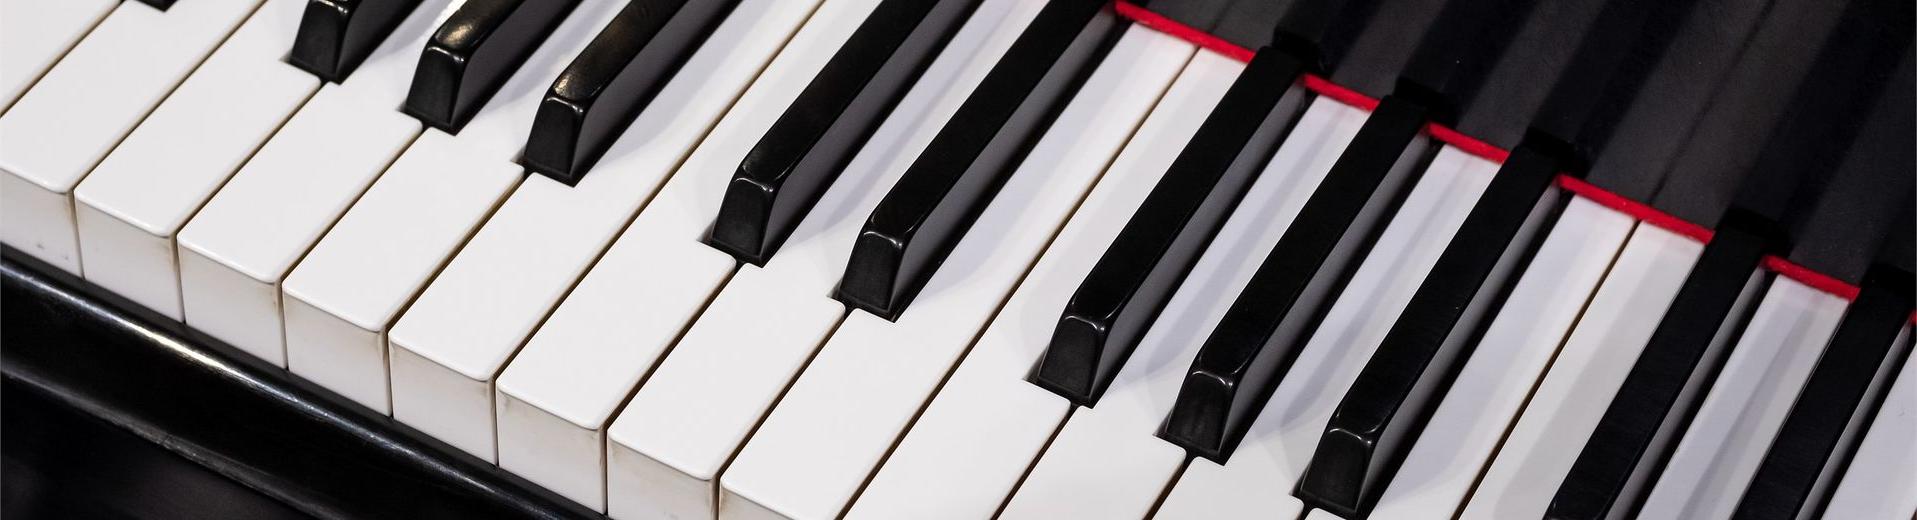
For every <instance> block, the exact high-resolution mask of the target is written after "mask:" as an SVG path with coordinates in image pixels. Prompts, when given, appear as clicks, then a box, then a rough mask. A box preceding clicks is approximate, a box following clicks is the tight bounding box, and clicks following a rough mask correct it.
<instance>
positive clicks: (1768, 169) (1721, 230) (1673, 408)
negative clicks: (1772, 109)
mask: <svg viewBox="0 0 1917 520" xmlns="http://www.w3.org/2000/svg"><path fill="white" fill-rule="evenodd" d="M1912 14H1913V13H1912V11H1911V6H1910V4H1909V3H1908V2H1902V1H1896V0H1860V1H1858V2H1854V3H1852V4H1850V6H1848V7H1847V8H1846V10H1845V12H1844V13H1843V15H1842V19H1841V20H1840V21H1839V23H1838V25H1837V27H1836V29H1835V30H1834V31H1833V32H1832V36H1831V38H1829V39H1828V40H1827V41H1826V43H1825V45H1824V47H1823V49H1822V50H1820V51H1819V56H1818V60H1817V63H1816V65H1815V66H1813V67H1812V69H1811V73H1812V75H1811V77H1810V78H1808V79H1807V82H1806V83H1805V85H1804V87H1802V88H1800V89H1798V91H1797V92H1796V93H1795V94H1794V95H1793V96H1792V101H1791V106H1790V107H1789V108H1788V110H1787V112H1786V115H1785V117H1783V118H1782V119H1781V120H1780V123H1779V126H1778V127H1777V129H1776V130H1774V131H1773V132H1772V133H1771V135H1770V137H1769V139H1767V140H1766V142H1765V144H1766V145H1765V147H1764V149H1763V152H1762V155H1761V156H1760V157H1759V159H1758V160H1757V161H1756V163H1755V164H1756V166H1755V168H1754V169H1753V170H1752V171H1751V172H1750V174H1749V177H1748V179H1749V180H1748V181H1747V182H1745V183H1744V185H1743V186H1742V187H1740V188H1739V193H1738V195H1737V197H1736V199H1735V202H1734V204H1733V205H1732V207H1731V208H1730V210H1728V211H1726V212H1725V214H1724V216H1723V218H1721V219H1720V222H1719V224H1718V228H1717V231H1716V233H1715V236H1713V237H1712V239H1711V242H1710V243H1709V244H1707V245H1705V247H1704V252H1703V255H1702V256H1701V257H1700V258H1699V260H1698V263H1697V265H1695V266H1693V267H1692V269H1691V272H1690V274H1689V275H1687V277H1686V279H1685V281H1684V285H1683V286H1681V287H1680V289H1679V290H1678V294H1677V297H1676V299H1675V300H1673V302H1672V304H1671V307H1670V310H1669V311H1667V312H1666V314H1665V315H1664V317H1663V318H1662V320H1660V321H1659V323H1658V326H1657V328H1656V329H1655V331H1654V332H1653V333H1652V335H1651V338H1650V340H1649V341H1648V342H1647V343H1646V344H1645V347H1644V350H1643V352H1642V354H1640V355H1639V357H1638V359H1637V361H1636V363H1635V364H1634V365H1633V366H1632V368H1631V372H1630V373H1629V374H1628V375H1627V376H1626V378H1625V380H1624V383H1623V385H1622V386H1621V387H1620V388H1619V390H1618V393H1617V395H1616V396H1615V397H1613V398H1612V400H1611V403H1610V405H1609V406H1608V407H1607V409H1606V410H1605V412H1604V416H1603V418H1601V419H1600V420H1599V422H1598V425H1597V427H1596V429H1595V430H1594V431H1593V432H1592V434H1591V437H1590V440H1589V441H1588V442H1587V443H1586V444H1585V445H1584V449H1583V451H1582V452H1581V453H1579V455H1578V458H1577V461H1576V462H1575V463H1574V464H1573V465H1572V467H1571V469H1570V471H1569V472H1568V473H1567V474H1566V476H1565V479H1564V481H1563V484H1562V485H1561V486H1560V487H1559V488H1558V492H1557V494H1556V495H1555V496H1554V497H1553V499H1552V502H1551V506H1550V508H1549V509H1548V510H1547V511H1546V516H1547V517H1548V518H1554V519H1556V518H1565V519H1598V518H1614V517H1622V516H1629V515H1631V514H1634V513H1635V510H1636V509H1637V507H1639V506H1640V505H1641V500H1642V495H1643V491H1645V490H1647V489H1649V487H1650V485H1651V484H1652V483H1653V482H1654V481H1655V480H1656V473H1657V472H1658V471H1659V469H1660V468H1661V467H1662V466H1663V464H1664V461H1665V460H1666V459H1667V458H1668V456H1669V453H1670V450H1671V449H1673V448H1674V447H1675V440H1676V439H1679V438H1681V437H1682V435H1683V432H1684V430H1685V429H1686V428H1687V427H1688V426H1689V421H1690V416H1691V413H1692V411H1693V410H1695V408H1696V406H1697V404H1698V401H1701V399H1702V397H1701V396H1702V394H1703V393H1704V391H1706V390H1708V389H1709V387H1710V385H1711V383H1712V382H1713V380H1714V379H1715V378H1716V375H1717V367H1718V366H1719V365H1720V364H1721V363H1722V360H1723V358H1724V356H1726V355H1727V354H1728V352H1729V350H1730V349H1731V345H1732V344H1734V343H1735V340H1736V335H1737V334H1738V332H1739V331H1740V330H1741V328H1742V322H1743V321H1744V320H1745V319H1747V318H1748V316H1746V315H1745V314H1746V313H1745V311H1747V310H1748V309H1746V307H1747V305H1745V304H1746V303H1748V300H1749V299H1751V297H1752V296H1753V294H1752V293H1754V292H1755V291H1756V290H1757V289H1758V288H1759V287H1758V286H1760V285H1762V284H1761V283H1755V282H1756V281H1758V280H1761V279H1762V278H1763V277H1762V276H1757V277H1753V271H1754V270H1755V269H1756V267H1757V265H1758V262H1759V260H1760V259H1761V258H1762V256H1763V255H1765V254H1769V253H1774V252H1777V251H1778V250H1779V249H1782V248H1783V247H1784V246H1786V245H1788V244H1789V243H1790V238H1791V237H1789V236H1788V233H1787V232H1786V230H1785V229H1786V226H1785V224H1784V223H1785V222H1786V217H1787V213H1794V212H1797V211H1800V210H1801V209H1802V208H1803V207H1805V206H1808V204H1806V203H1805V202H1804V200H1805V199H1806V198H1813V197H1815V196H1816V195H1817V194H1819V193H1821V191H1822V188H1823V185H1824V182H1825V178H1827V177H1828V175H1825V171H1826V170H1827V169H1828V167H1829V165H1830V164H1832V163H1834V162H1836V161H1835V160H1834V159H1836V157H1835V156H1837V155H1839V154H1841V153H1842V152H1843V148H1845V147H1848V146H1849V145H1850V143H1851V141H1852V138H1853V137H1854V136H1855V135H1856V133H1857V132H1858V127H1860V126H1864V125H1859V124H1857V122H1858V121H1860V120H1865V119H1868V116H1869V115H1870V114H1872V113H1873V112H1878V113H1881V112H1883V111H1885V110H1887V109H1886V108H1885V107H1884V106H1883V105H1887V104H1894V98H1895V97H1896V96H1894V95H1893V96H1880V95H1879V93H1880V92H1882V91H1884V90H1885V85H1886V83H1891V82H1890V81H1889V80H1888V77H1890V76H1892V75H1893V74H1896V73H1897V71H1899V70H1900V69H1905V70H1907V69H1908V59H1909V54H1908V53H1909V45H1910V39H1911V37H1910V28H1909V27H1908V26H1907V25H1908V24H1906V23H1904V20H1906V19H1908V18H1909V16H1910V15H1912ZM1890 20H1896V22H1890ZM1754 59H1762V58H1754ZM1889 90H1891V91H1896V90H1899V89H1898V88H1890V89H1889ZM1880 97H1881V98H1885V99H1880Z"/></svg>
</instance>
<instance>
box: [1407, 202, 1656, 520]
mask: <svg viewBox="0 0 1917 520" xmlns="http://www.w3.org/2000/svg"><path fill="white" fill-rule="evenodd" d="M1573 197H1576V196H1575V195H1573ZM1641 224H1642V222H1633V223H1631V231H1629V232H1626V233H1625V234H1624V238H1623V240H1620V241H1618V247H1617V250H1615V251H1612V252H1611V261H1610V262H1608V263H1606V264H1605V265H1604V273H1603V274H1601V275H1598V283H1597V286H1595V287H1592V288H1591V293H1590V294H1589V295H1587V296H1585V297H1584V304H1583V305H1580V306H1579V307H1578V313H1577V316H1574V317H1572V318H1571V326H1570V327H1566V328H1565V329H1564V333H1563V334H1562V335H1560V336H1559V337H1558V341H1557V346H1555V347H1552V349H1551V356H1550V359H1547V360H1545V362H1544V367H1543V369H1542V370H1540V371H1539V372H1538V378H1537V380H1536V381H1532V382H1531V387H1530V389H1528V390H1526V391H1525V393H1524V399H1523V400H1522V401H1520V402H1519V403H1518V407H1517V410H1518V413H1517V414H1516V415H1512V416H1511V418H1510V419H1509V420H1507V421H1505V425H1504V432H1502V433H1500V434H1498V442H1497V444H1495V445H1493V446H1492V447H1491V453H1489V454H1488V455H1489V456H1488V457H1485V459H1484V462H1482V463H1479V464H1478V471H1477V475H1476V476H1475V477H1473V478H1472V479H1471V487H1469V488H1466V489H1465V492H1464V499H1463V500H1460V501H1458V504H1457V505H1456V506H1455V509H1454V510H1453V511H1452V512H1451V518H1452V520H1458V519H1459V517H1461V516H1463V515H1464V509H1465V506H1468V505H1470V504H1471V499H1473V498H1476V497H1477V494H1478V486H1480V485H1483V484H1484V472H1485V471H1486V470H1488V469H1490V468H1491V464H1492V463H1493V462H1495V461H1497V460H1498V455H1500V454H1501V453H1502V452H1503V451H1504V443H1505V441H1508V440H1510V439H1511V430H1512V429H1513V428H1516V427H1517V425H1518V420H1519V419H1522V418H1523V417H1524V411H1525V410H1526V409H1528V408H1530V407H1531V399H1532V398H1534V397H1536V396H1537V392H1538V385H1541V384H1543V383H1544V378H1545V377H1548V376H1550V375H1551V368H1552V367H1554V366H1555V365H1556V364H1557V360H1558V354H1560V353H1562V352H1563V349H1564V344H1565V342H1567V341H1570V339H1571V333H1573V332H1576V331H1577V326H1578V323H1579V322H1581V321H1583V320H1584V313H1586V312H1588V311H1590V310H1591V301H1592V300H1596V299H1597V293H1598V291H1601V290H1603V289H1604V280H1605V279H1607V278H1610V277H1611V271H1612V270H1613V269H1616V268H1617V259H1618V257H1619V256H1622V255H1623V253H1624V248H1625V247H1627V246H1629V245H1630V243H1631V237H1633V236H1636V235H1637V230H1638V228H1639V227H1640V226H1641ZM1551 231H1555V229H1554V230H1550V231H1546V232H1545V236H1542V237H1539V239H1540V240H1539V242H1538V244H1539V245H1538V247H1540V248H1542V247H1543V243H1544V240H1549V239H1550V238H1551V237H1550V233H1551ZM1526 271H1529V269H1528V268H1527V269H1526ZM1524 274H1525V273H1517V275H1518V279H1517V280H1516V282H1522V281H1523V280H1524ZM1513 287H1515V285H1513ZM1491 318H1492V320H1493V321H1496V319H1497V317H1496V316H1492V317H1491ZM1465 363H1470V360H1468V359H1467V360H1465ZM1460 371H1462V368H1460ZM1439 405H1440V406H1442V405H1443V402H1442V401H1440V402H1439Z"/></svg>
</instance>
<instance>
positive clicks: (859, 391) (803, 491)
mask: <svg viewBox="0 0 1917 520" xmlns="http://www.w3.org/2000/svg"><path fill="white" fill-rule="evenodd" d="M1191 52H1192V48H1191V45H1190V44H1186V43H1183V42H1179V41H1177V40H1174V39H1171V38H1168V37H1165V36H1164V35H1163V34H1159V33H1155V32H1153V31H1152V30H1150V29H1148V28H1143V27H1135V28H1133V29H1130V30H1128V31H1127V32H1126V35H1125V36H1122V37H1121V38H1120V40H1119V41H1118V43H1116V44H1115V45H1114V46H1113V48H1112V49H1111V52H1110V54H1108V55H1107V56H1106V57H1105V58H1104V60H1103V61H1102V62H1100V64H1099V66H1098V68H1097V69H1096V71H1094V72H1093V73H1092V75H1091V76H1090V77H1089V78H1088V79H1087V80H1086V82H1085V84H1084V85H1083V87H1081V89H1080V90H1079V92H1078V94H1077V95H1076V96H1074V97H1073V98H1072V100H1071V102H1070V103H1069V104H1067V106H1066V107H1065V109H1064V111H1063V112H1061V113H1060V114H1059V116H1058V119H1057V120H1056V121H1055V122H1053V123H1052V126H1051V127H1050V128H1049V129H1047V130H1046V133H1045V135H1044V137H1042V138H1040V139H1039V141H1038V143H1037V144H1036V145H1034V146H1033V148H1032V151H1031V153H1030V154H1029V155H1027V156H1026V157H1025V159H1024V161H1023V162H1022V163H1021V164H1020V165H1019V167H1018V169H1017V171H1016V172H1015V173H1013V175H1012V177H1011V179H1009V180H1007V181H1006V183H1005V186H1004V187H1003V188H1002V189H1001V190H1000V191H999V193H998V196H997V197H994V198H993V201H992V203H991V204H989V205H988V206H987V207H986V209H985V211H984V212H983V213H981V214H980V216H979V219H978V221H977V223H975V224H974V225H973V226H972V228H971V229H970V230H969V231H967V232H966V237H965V238H964V239H963V240H961V241H960V242H959V244H958V245H957V246H956V247H954V248H953V250H952V255H951V256H950V257H949V258H948V259H947V261H946V262H945V267H944V268H943V269H941V270H939V271H938V272H937V273H936V274H934V275H933V277H932V279H931V280H930V281H929V282H927V283H926V286H925V290H924V291H923V292H922V293H921V295H920V296H919V297H918V298H917V299H916V300H914V302H913V304H912V308H910V309H909V310H907V311H906V312H905V314H903V315H901V316H900V317H899V320H898V321H897V322H888V321H885V320H883V319H880V318H878V317H876V316H873V315H872V314H870V313H865V312H854V313H852V315H851V316H850V317H848V318H846V321H845V324H844V325H841V326H840V327H839V330H838V331H837V332H835V333H833V335H832V338H831V339H830V340H829V341H828V342H827V343H826V345H825V347H824V348H823V349H821V350H820V352H819V354H818V356H817V357H815V358H814V359H813V360H812V362H811V364H810V365H808V366H807V367H806V370H805V373H803V374H801V375H800V376H799V379H798V381H796V382H794V383H793V385H792V388H791V390H789V391H787V392H786V395H785V397H784V398H782V399H780V401H779V406H778V407H777V408H775V409H773V410H772V414H771V415H770V416H768V417H767V418H766V420H765V423H764V424H762V425H760V426H759V430H758V432H757V433H754V434H753V436H752V440H751V441H749V442H748V443H747V444H746V447H745V449H743V450H742V451H740V452H739V456H738V458H737V459H736V460H734V461H733V462H732V465H731V467H729V468H727V469H726V472H725V474H724V475H723V476H721V477H720V479H721V484H722V485H723V491H722V493H723V495H722V496H721V497H720V500H721V503H720V507H719V510H720V514H721V515H722V516H726V517H735V516H736V517H739V518H765V517H771V516H772V515H778V516H784V517H789V518H835V517H837V516H839V515H840V514H841V513H842V512H843V511H844V510H845V508H846V506H848V505H850V503H851V500H852V498H853V495H854V494H856V493H857V492H858V490H859V488H860V487H862V486H863V484H864V483H865V481H866V479H867V477H868V476H870V475H871V474H872V470H873V469H875V467H876V466H877V465H878V463H879V462H880V459H881V458H883V457H884V456H885V454H886V452H888V451H890V449H891V447H892V445H893V443H894V442H895V441H896V440H897V439H898V435H899V434H901V433H903V431H904V428H905V427H906V426H907V425H908V424H909V423H910V422H911V421H912V419H913V417H914V416H916V414H917V413H918V411H919V410H920V409H921V407H922V406H923V405H924V404H925V400H926V399H928V398H929V397H930V394H931V392H932V391H933V390H934V389H936V388H937V386H938V385H939V383H940V382H941V381H943V380H944V378H945V375H946V374H947V373H948V372H949V371H950V370H951V368H952V365H953V364H954V363H955V362H956V361H957V360H958V357H959V356H960V355H962V354H963V353H964V352H965V349H966V348H967V347H969V346H971V345H972V340H974V339H975V338H977V337H978V332H979V329H980V328H982V327H983V326H984V325H985V323H986V321H987V320H989V319H991V317H992V315H993V313H994V312H995V311H997V310H998V309H999V306H1000V304H1001V303H1002V302H1004V301H1005V297H1006V295H1007V293H1008V292H1010V291H1011V289H1012V288H1013V287H1014V286H1015V285H1016V284H1018V282H1019V279H1020V278H1022V277H1024V275H1025V273H1026V271H1027V270H1028V269H1029V268H1030V267H1031V265H1032V262H1033V259H1034V258H1035V257H1037V256H1038V253H1039V252H1040V251H1041V250H1043V249H1044V247H1045V245H1046V243H1047V242H1049V241H1051V239H1052V237H1053V235H1054V234H1055V233H1056V232H1057V230H1058V226H1059V225H1060V224H1061V223H1062V222H1064V220H1065V219H1066V218H1067V217H1068V216H1070V215H1071V213H1072V210H1073V209H1074V208H1075V207H1076V206H1077V205H1078V202H1079V200H1080V199H1081V198H1082V197H1084V195H1085V193H1086V191H1087V189H1088V188H1090V187H1091V185H1092V183H1093V182H1094V181H1096V180H1098V179H1099V176H1100V175H1101V174H1103V173H1105V169H1106V166H1109V165H1110V164H1111V163H1112V160H1113V157H1114V156H1116V155H1117V154H1118V153H1119V150H1120V149H1121V148H1123V147H1124V145H1125V142H1126V141H1127V140H1128V139H1130V138H1131V136H1132V132H1133V130H1135V129H1136V128H1137V127H1138V125H1139V122H1140V121H1141V120H1143V119H1144V118H1145V116H1146V114H1147V113H1149V112H1150V110H1151V108H1152V105H1153V104H1154V103H1155V102H1156V101H1157V100H1158V96H1159V94H1161V93H1163V92H1164V90H1165V87H1166V86H1167V85H1169V84H1170V83H1171V81H1172V80H1173V79H1174V78H1175V77H1176V76H1177V75H1178V71H1179V69H1181V68H1183V67H1184V65H1185V62H1186V61H1187V60H1188V59H1189V58H1190V56H1191ZM1227 83H1229V81H1227ZM1114 181H1118V179H1114Z"/></svg>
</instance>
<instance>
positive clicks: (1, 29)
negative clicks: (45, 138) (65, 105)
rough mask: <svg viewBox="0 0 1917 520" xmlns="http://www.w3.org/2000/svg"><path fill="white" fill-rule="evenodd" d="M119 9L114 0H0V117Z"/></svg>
mask: <svg viewBox="0 0 1917 520" xmlns="http://www.w3.org/2000/svg"><path fill="white" fill-rule="evenodd" d="M117 5H120V4H119V3H118V2H115V1H114V0H59V1H49V0H6V1H4V2H0V113H5V112H6V111H7V107H10V106H13V102H14V100H17V99H20V93H22V92H26V91H27V86H28V85H32V84H33V82H34V80H38V79H40V75H41V74H45V73H46V72H47V69H48V68H51V67H53V63H54V62H56V61H60V57H61V56H64V55H66V53H67V49H71V48H73V44H75V43H78V42H79V41H80V38H81V37H83V36H86V34H87V31H90V30H92V29H93V26H94V24H98V23H100V19H101V18H105V17H106V15H107V13H109V12H112V11H113V7H114V6H117Z"/></svg>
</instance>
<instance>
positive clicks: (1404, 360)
mask: <svg viewBox="0 0 1917 520" xmlns="http://www.w3.org/2000/svg"><path fill="white" fill-rule="evenodd" d="M1558 166H1559V164H1558V161H1557V160H1556V159H1555V158H1553V157H1551V156H1548V155H1545V154H1543V153H1539V152H1537V151H1535V150H1532V149H1530V148H1526V147H1519V148H1518V149H1517V150H1516V151H1514V152H1513V153H1512V155H1511V158H1510V159H1509V160H1508V161H1506V162H1505V163H1504V167H1503V168H1501V169H1499V170H1498V173H1497V176H1496V177H1493V178H1492V181H1491V185H1490V186H1489V187H1487V188H1486V189H1485V191H1484V195H1483V196H1482V197H1480V198H1479V200H1480V201H1481V202H1480V203H1479V204H1478V205H1476V206H1475V207H1473V208H1472V209H1471V214H1470V215H1469V216H1467V217H1466V218H1465V221H1464V225H1463V226H1461V227H1460V228H1459V231H1458V234H1457V235H1456V236H1455V237H1453V238H1452V240H1451V244H1450V245H1449V246H1447V247H1446V248H1445V250H1444V253H1443V254H1442V255H1441V256H1439V257H1438V261H1437V263H1436V264H1434V265H1433V266H1432V267H1431V272H1430V274H1428V275H1426V276H1425V281H1424V283H1423V284H1421V285H1419V286H1418V291H1417V292H1416V293H1414V294H1413V296H1412V297H1411V300H1410V302H1409V303H1408V304H1406V306H1405V310H1404V312H1403V313H1402V314H1401V315H1400V317H1399V319H1398V321H1397V322H1396V323H1395V324H1393V325H1392V327H1391V331H1390V332H1389V333H1388V334H1386V336H1385V339H1384V341H1383V342H1382V343H1380V344H1379V346H1378V350H1377V352H1376V353H1375V354H1373V355H1372V356H1371V360H1370V361H1368V362H1366V364H1365V367H1364V370H1363V371H1361V372H1359V374H1358V377H1357V379H1355V380H1354V381H1353V382H1352V385H1351V388H1350V390H1348V391H1347V392H1346V393H1345V396H1344V399H1343V400H1341V401H1339V403H1338V408H1337V410H1336V411H1335V412H1333V413H1332V416H1331V420H1330V422H1329V423H1328V424H1327V425H1326V428H1325V433H1324V436H1323V437H1322V438H1321V439H1320V440H1319V441H1318V447H1317V451H1316V453H1315V454H1314V455H1313V456H1312V458H1311V463H1310V465H1308V466H1307V467H1306V469H1305V472H1304V474H1303V477H1302V478H1301V479H1300V481H1299V486H1298V491H1297V495H1298V496H1299V498H1301V499H1303V500H1304V501H1305V503H1306V504H1307V505H1310V506H1311V507H1316V508H1319V509H1324V510H1327V511H1330V512H1332V513H1335V514H1338V515H1342V516H1345V517H1347V518H1355V517H1357V515H1359V514H1360V512H1361V511H1365V510H1368V509H1369V508H1370V507H1371V505H1372V504H1375V503H1376V501H1377V499H1378V495H1379V494H1380V493H1382V492H1383V491H1384V488H1385V484H1387V483H1389V481H1390V478H1391V476H1392V473H1393V472H1395V470H1396V464H1397V463H1398V462H1399V461H1401V460H1403V457H1404V455H1405V454H1406V453H1409V452H1410V450H1411V445H1412V440H1413V439H1414V438H1415V437H1416V436H1417V434H1418V431H1417V430H1416V425H1418V424H1420V423H1421V422H1422V419H1423V418H1424V417H1426V416H1428V415H1429V413H1430V409H1431V408H1433V407H1435V406H1436V405H1437V403H1438V401H1439V400H1440V399H1439V398H1440V397H1442V394H1441V393H1440V392H1442V390H1441V389H1443V388H1445V387H1447V386H1449V384H1450V377H1452V376H1454V375H1455V372H1454V371H1453V370H1454V368H1455V365H1454V364H1455V363H1457V362H1458V361H1460V360H1462V359H1464V358H1466V357H1468V356H1470V351H1471V348H1472V346H1473V344H1474V343H1475V341H1476V336H1477V334H1479V333H1480V332H1481V329H1480V328H1479V325H1480V322H1481V321H1482V318H1484V317H1485V316H1488V315H1490V314H1492V313H1493V312H1495V311H1494V309H1496V308H1497V302H1499V301H1501V300H1502V299H1503V297H1504V295H1505V294H1506V293H1507V292H1508V291H1509V285H1508V284H1507V283H1506V282H1507V281H1509V280H1513V279H1514V278H1515V277H1514V274H1515V273H1516V272H1517V271H1518V270H1519V269H1518V266H1519V265H1520V264H1521V263H1523V262H1522V260H1523V259H1524V257H1526V256H1527V255H1528V254H1529V253H1530V252H1531V251H1532V248H1533V247H1534V245H1533V244H1534V243H1535V242H1536V241H1537V239H1539V238H1541V236H1540V235H1542V233H1540V232H1539V231H1540V230H1543V229H1546V228H1547V226H1546V225H1545V224H1546V222H1547V221H1549V220H1550V219H1551V218H1552V217H1553V216H1554V215H1556V213H1557V211H1558V210H1559V209H1560V208H1561V207H1562V206H1563V198H1562V197H1560V196H1558V195H1557V193H1556V191H1555V190H1551V189H1550V188H1551V183H1552V181H1553V180H1555V179H1556V178H1557V173H1558V170H1559V168H1558Z"/></svg>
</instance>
